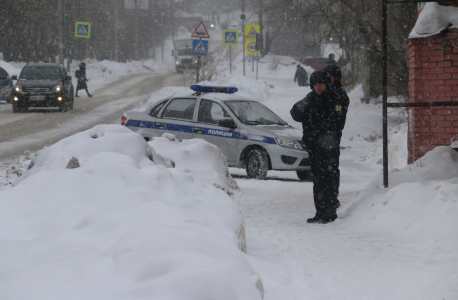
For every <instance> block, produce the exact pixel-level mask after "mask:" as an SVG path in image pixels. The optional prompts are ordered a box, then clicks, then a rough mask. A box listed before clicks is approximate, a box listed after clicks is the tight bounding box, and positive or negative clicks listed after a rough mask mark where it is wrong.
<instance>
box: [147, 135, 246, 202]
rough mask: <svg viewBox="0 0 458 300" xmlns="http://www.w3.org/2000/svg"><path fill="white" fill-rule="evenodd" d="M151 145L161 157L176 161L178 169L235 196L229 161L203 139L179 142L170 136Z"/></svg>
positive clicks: (234, 183) (155, 140)
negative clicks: (232, 190)
mask: <svg viewBox="0 0 458 300" xmlns="http://www.w3.org/2000/svg"><path fill="white" fill-rule="evenodd" d="M148 144H149V145H150V146H151V147H153V148H154V149H155V150H156V151H157V152H158V153H159V154H161V155H163V156H167V157H169V158H171V159H173V161H174V162H175V167H176V168H177V169H179V170H182V171H183V172H187V173H191V174H193V175H194V176H195V177H197V178H199V179H200V180H202V181H204V182H207V183H210V184H213V185H215V186H216V187H218V188H221V189H223V190H224V191H226V192H228V193H229V194H232V192H231V189H238V186H237V183H236V182H235V180H234V179H233V178H232V176H231V174H230V173H229V169H228V166H227V161H226V158H225V157H224V155H223V154H222V153H221V150H220V149H219V148H218V147H217V146H215V145H213V144H210V143H208V142H206V141H205V140H203V139H190V140H182V141H180V140H178V139H177V138H176V137H175V135H173V134H170V133H164V134H163V135H162V137H153V140H152V141H151V142H149V143H148Z"/></svg>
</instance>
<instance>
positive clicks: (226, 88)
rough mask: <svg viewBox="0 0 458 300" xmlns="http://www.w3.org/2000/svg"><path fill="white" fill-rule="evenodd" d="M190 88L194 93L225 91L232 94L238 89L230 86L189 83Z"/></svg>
mask: <svg viewBox="0 0 458 300" xmlns="http://www.w3.org/2000/svg"><path fill="white" fill-rule="evenodd" d="M191 90H193V91H195V92H196V93H199V94H201V93H226V94H233V93H235V92H237V91H238V90H239V89H238V88H236V87H231V86H208V85H191Z"/></svg>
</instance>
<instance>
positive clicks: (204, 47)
mask: <svg viewBox="0 0 458 300" xmlns="http://www.w3.org/2000/svg"><path fill="white" fill-rule="evenodd" d="M207 54H208V41H204V40H192V55H198V56H207Z"/></svg>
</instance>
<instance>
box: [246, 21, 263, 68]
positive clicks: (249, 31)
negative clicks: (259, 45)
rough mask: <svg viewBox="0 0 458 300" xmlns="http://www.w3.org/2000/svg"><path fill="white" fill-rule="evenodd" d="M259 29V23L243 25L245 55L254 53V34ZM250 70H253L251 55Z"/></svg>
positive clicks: (255, 34) (256, 52) (255, 52)
mask: <svg viewBox="0 0 458 300" xmlns="http://www.w3.org/2000/svg"><path fill="white" fill-rule="evenodd" d="M260 31H261V26H259V25H247V26H245V29H244V32H243V37H244V38H245V49H246V50H245V51H246V54H247V55H256V54H258V51H256V36H257V34H259V32H260ZM248 48H250V49H248ZM251 59H252V62H251V72H254V59H253V57H251Z"/></svg>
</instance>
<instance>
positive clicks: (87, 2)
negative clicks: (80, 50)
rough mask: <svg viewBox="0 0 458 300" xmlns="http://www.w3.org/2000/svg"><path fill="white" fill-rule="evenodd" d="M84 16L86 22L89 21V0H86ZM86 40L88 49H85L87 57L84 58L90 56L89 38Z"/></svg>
mask: <svg viewBox="0 0 458 300" xmlns="http://www.w3.org/2000/svg"><path fill="white" fill-rule="evenodd" d="M59 1H60V0H59ZM84 17H85V19H86V20H85V22H89V0H86V2H85V8H84ZM85 40H86V49H85V54H86V57H83V59H84V58H89V39H85Z"/></svg>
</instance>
